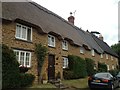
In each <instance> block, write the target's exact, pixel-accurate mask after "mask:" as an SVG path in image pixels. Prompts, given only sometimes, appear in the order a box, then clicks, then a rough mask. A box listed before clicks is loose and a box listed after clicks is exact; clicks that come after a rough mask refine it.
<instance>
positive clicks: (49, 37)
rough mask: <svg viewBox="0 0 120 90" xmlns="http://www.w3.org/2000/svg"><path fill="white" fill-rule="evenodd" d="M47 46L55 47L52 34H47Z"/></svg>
mask: <svg viewBox="0 0 120 90" xmlns="http://www.w3.org/2000/svg"><path fill="white" fill-rule="evenodd" d="M48 46H50V47H55V37H54V36H52V35H48Z"/></svg>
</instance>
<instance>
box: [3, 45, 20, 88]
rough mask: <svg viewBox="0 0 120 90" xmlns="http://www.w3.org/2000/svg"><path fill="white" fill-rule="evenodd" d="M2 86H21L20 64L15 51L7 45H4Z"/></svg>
mask: <svg viewBox="0 0 120 90" xmlns="http://www.w3.org/2000/svg"><path fill="white" fill-rule="evenodd" d="M2 79H3V80H2V87H3V88H16V87H20V82H19V80H20V74H19V64H18V62H17V60H16V58H15V55H14V52H13V51H12V50H11V49H9V48H8V47H7V46H5V45H2Z"/></svg>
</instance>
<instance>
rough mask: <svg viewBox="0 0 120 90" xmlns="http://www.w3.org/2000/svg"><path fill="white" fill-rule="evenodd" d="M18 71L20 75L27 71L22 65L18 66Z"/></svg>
mask: <svg viewBox="0 0 120 90" xmlns="http://www.w3.org/2000/svg"><path fill="white" fill-rule="evenodd" d="M19 70H20V73H25V72H27V71H28V67H26V66H23V65H20V66H19Z"/></svg>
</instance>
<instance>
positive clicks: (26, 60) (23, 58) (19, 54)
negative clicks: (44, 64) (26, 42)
mask: <svg viewBox="0 0 120 90" xmlns="http://www.w3.org/2000/svg"><path fill="white" fill-rule="evenodd" d="M14 52H15V55H16V59H17V60H18V62H19V63H20V65H22V66H25V67H30V64H31V52H28V51H21V50H14Z"/></svg>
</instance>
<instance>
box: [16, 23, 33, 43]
mask: <svg viewBox="0 0 120 90" xmlns="http://www.w3.org/2000/svg"><path fill="white" fill-rule="evenodd" d="M15 37H16V38H18V39H22V40H26V41H32V28H31V27H27V26H24V25H21V24H17V25H16V35H15Z"/></svg>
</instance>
